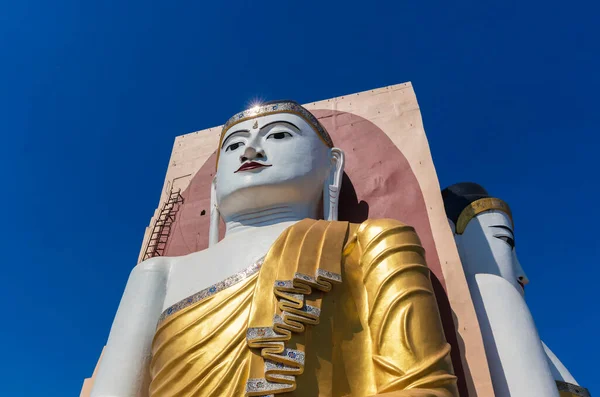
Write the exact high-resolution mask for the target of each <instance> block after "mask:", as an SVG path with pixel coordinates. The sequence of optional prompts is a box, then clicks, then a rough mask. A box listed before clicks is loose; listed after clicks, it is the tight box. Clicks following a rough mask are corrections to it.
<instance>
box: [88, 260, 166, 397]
mask: <svg viewBox="0 0 600 397" xmlns="http://www.w3.org/2000/svg"><path fill="white" fill-rule="evenodd" d="M168 276H169V261H168V259H166V258H152V259H149V260H147V261H145V262H142V263H140V264H139V265H137V266H136V267H135V268H134V269H133V270H132V271H131V275H130V276H129V280H128V281H127V286H126V287H125V292H124V293H123V297H122V298H121V303H120V304H119V309H118V310H117V314H116V316H115V320H114V322H113V325H112V328H111V330H110V335H109V337H108V342H107V344H106V349H105V351H104V355H103V357H102V361H101V363H100V367H99V368H98V374H97V375H96V380H95V382H94V387H93V389H92V393H91V397H145V396H147V394H148V386H149V371H148V366H149V363H150V358H151V350H150V349H151V344H152V338H153V337H154V331H155V330H156V323H157V321H158V318H159V316H160V313H161V310H162V306H163V303H164V298H165V293H166V288H167V279H168Z"/></svg>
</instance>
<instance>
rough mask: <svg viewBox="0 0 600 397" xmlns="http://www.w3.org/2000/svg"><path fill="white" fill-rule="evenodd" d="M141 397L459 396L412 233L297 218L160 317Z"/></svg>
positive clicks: (373, 224) (373, 223) (385, 223)
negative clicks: (231, 271) (250, 258)
mask: <svg viewBox="0 0 600 397" xmlns="http://www.w3.org/2000/svg"><path fill="white" fill-rule="evenodd" d="M152 354H153V357H152V361H151V364H150V372H151V378H152V381H151V385H150V396H152V397H159V396H160V397H168V396H202V397H210V396H214V397H217V396H219V397H241V396H272V395H284V396H298V397H300V396H302V397H317V396H318V397H342V396H352V397H366V396H381V397H384V396H385V397H404V396H412V397H426V396H431V397H434V396H439V397H457V396H458V391H457V388H456V377H455V376H454V375H453V370H452V364H451V361H450V346H449V345H448V343H447V342H446V340H445V337H444V333H443V330H442V324H441V320H440V315H439V311H438V307H437V303H436V300H435V296H434V294H433V288H432V286H431V281H430V279H429V269H428V268H427V265H426V264H425V259H424V250H423V248H422V246H421V244H420V241H419V238H418V237H417V234H416V233H415V231H414V229H413V228H412V227H410V226H406V225H403V224H402V223H400V222H398V221H394V220H389V219H383V220H368V221H366V222H364V223H362V224H361V225H354V224H348V223H347V222H327V221H315V220H312V219H305V220H303V221H301V222H298V223H297V224H295V225H293V226H291V227H290V228H288V229H287V230H286V231H285V232H284V233H282V235H281V236H280V237H279V238H278V239H277V241H276V242H275V243H274V244H273V246H272V247H271V249H270V250H269V252H268V253H267V255H266V256H265V257H264V258H263V260H261V261H259V262H258V263H255V264H253V265H252V266H250V267H249V268H247V269H245V270H243V271H241V272H240V273H238V274H235V275H233V276H231V277H229V278H227V279H226V280H224V281H222V282H220V283H218V284H216V285H214V286H212V287H210V288H207V289H205V290H203V291H200V292H199V293H197V294H195V295H193V296H191V297H189V298H187V299H184V300H183V301H181V302H178V303H177V304H175V305H173V306H172V307H170V308H169V309H167V310H166V311H165V312H164V313H163V315H162V316H161V318H160V320H159V324H158V327H157V330H156V334H155V337H154V341H153V344H152Z"/></svg>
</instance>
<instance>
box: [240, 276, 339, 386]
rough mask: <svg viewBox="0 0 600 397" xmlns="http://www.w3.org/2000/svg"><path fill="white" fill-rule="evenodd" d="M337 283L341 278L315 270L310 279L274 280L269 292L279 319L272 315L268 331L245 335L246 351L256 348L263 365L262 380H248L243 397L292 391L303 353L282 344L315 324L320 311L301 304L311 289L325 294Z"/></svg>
mask: <svg viewBox="0 0 600 397" xmlns="http://www.w3.org/2000/svg"><path fill="white" fill-rule="evenodd" d="M341 282H342V275H341V274H338V273H334V272H330V271H327V270H324V269H317V272H316V274H315V276H314V277H313V276H309V275H306V274H302V273H298V272H296V273H295V275H294V278H293V279H292V280H275V284H274V286H273V292H274V293H275V296H277V300H278V302H279V303H278V305H279V308H280V309H281V315H277V314H275V316H274V317H273V326H272V327H249V328H248V330H247V331H246V341H247V343H248V347H251V348H260V349H261V352H260V354H261V356H262V357H263V359H264V362H265V367H264V372H265V377H264V378H250V379H248V381H247V382H246V396H265V397H266V396H267V395H269V396H270V395H275V394H281V393H287V392H292V391H294V390H295V389H296V377H295V375H300V374H302V372H303V371H304V357H305V353H304V352H303V351H300V350H293V349H290V348H288V347H286V345H285V342H288V341H289V340H290V339H291V337H292V332H297V333H299V332H303V331H304V329H305V327H304V324H312V325H316V324H318V323H319V316H320V314H321V309H320V308H318V307H315V306H311V305H308V304H306V302H305V297H306V296H307V295H310V294H311V293H312V291H313V288H315V289H317V290H319V291H322V292H329V291H331V288H332V286H333V284H339V283H341Z"/></svg>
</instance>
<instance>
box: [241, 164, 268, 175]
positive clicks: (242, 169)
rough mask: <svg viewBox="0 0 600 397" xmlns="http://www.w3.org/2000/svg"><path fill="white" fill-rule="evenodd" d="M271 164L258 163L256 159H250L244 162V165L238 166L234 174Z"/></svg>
mask: <svg viewBox="0 0 600 397" xmlns="http://www.w3.org/2000/svg"><path fill="white" fill-rule="evenodd" d="M270 166H271V164H261V163H257V162H256V161H248V162H246V163H244V164H242V166H241V167H240V168H238V170H237V171H235V172H234V174H235V173H236V172H240V171H248V170H254V169H256V168H261V167H270Z"/></svg>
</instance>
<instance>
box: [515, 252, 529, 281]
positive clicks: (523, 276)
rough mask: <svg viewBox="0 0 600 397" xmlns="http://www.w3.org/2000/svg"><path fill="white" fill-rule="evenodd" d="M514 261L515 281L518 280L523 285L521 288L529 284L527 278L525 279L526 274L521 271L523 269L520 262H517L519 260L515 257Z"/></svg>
mask: <svg viewBox="0 0 600 397" xmlns="http://www.w3.org/2000/svg"><path fill="white" fill-rule="evenodd" d="M515 259H516V262H517V279H519V282H520V283H521V284H523V286H525V285H527V284H529V278H528V277H527V274H525V271H524V270H523V267H522V266H521V262H519V258H516V255H515Z"/></svg>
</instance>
